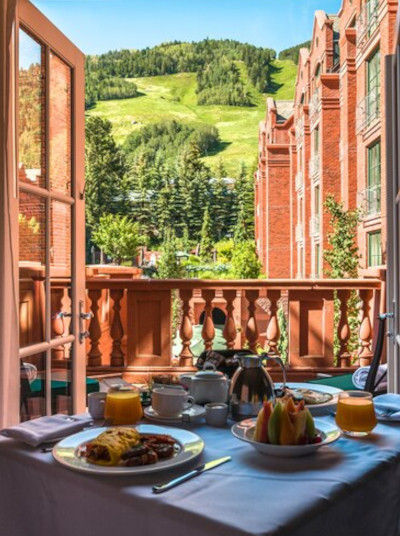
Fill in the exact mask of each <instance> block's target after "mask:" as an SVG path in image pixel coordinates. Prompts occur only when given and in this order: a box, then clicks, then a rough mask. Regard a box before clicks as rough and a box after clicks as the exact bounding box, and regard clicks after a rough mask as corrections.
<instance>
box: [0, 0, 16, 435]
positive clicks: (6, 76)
mask: <svg viewBox="0 0 400 536" xmlns="http://www.w3.org/2000/svg"><path fill="white" fill-rule="evenodd" d="M16 3H17V0H1V5H0V427H4V426H6V425H9V424H14V423H16V422H18V419H19V360H18V290H17V281H18V272H17V269H18V266H17V259H18V257H17V255H18V251H17V244H18V242H17V239H18V230H17V224H18V218H17V217H16V215H17V214H18V200H17V198H16V186H15V180H16V130H15V63H14V62H15V48H14V46H15V17H16Z"/></svg>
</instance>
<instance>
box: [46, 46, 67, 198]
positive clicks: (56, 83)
mask: <svg viewBox="0 0 400 536" xmlns="http://www.w3.org/2000/svg"><path fill="white" fill-rule="evenodd" d="M49 148H50V173H49V175H50V189H51V190H58V191H60V192H63V193H70V192H71V69H70V67H68V65H66V64H65V63H64V62H63V61H62V60H61V59H60V58H59V57H58V56H56V55H55V54H52V53H50V95H49Z"/></svg>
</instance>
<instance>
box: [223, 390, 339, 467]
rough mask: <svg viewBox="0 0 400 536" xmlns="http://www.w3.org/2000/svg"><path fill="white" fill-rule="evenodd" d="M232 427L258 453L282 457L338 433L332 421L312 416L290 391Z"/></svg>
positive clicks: (301, 451) (304, 450)
mask: <svg viewBox="0 0 400 536" xmlns="http://www.w3.org/2000/svg"><path fill="white" fill-rule="evenodd" d="M231 431H232V434H233V435H234V436H235V437H237V438H238V439H240V440H241V441H245V442H247V443H250V445H251V446H252V447H254V448H255V449H257V450H258V451H259V452H261V454H266V455H268V456H280V457H285V458H291V457H294V456H306V455H307V454H312V453H313V452H315V451H316V450H317V449H319V448H320V447H322V446H324V445H330V444H331V443H333V442H334V441H336V440H337V439H338V438H339V437H340V430H339V429H338V428H337V427H336V426H335V425H333V424H332V423H330V422H329V421H325V420H321V419H314V418H313V416H312V415H311V413H310V411H309V410H308V408H306V407H305V403H304V400H300V401H296V400H295V399H294V398H293V397H292V396H291V395H285V396H284V397H282V398H276V399H275V401H273V402H272V401H268V402H264V404H263V407H262V408H261V410H260V412H259V414H258V416H257V418H256V419H254V418H253V419H245V420H244V421H241V422H239V423H236V424H234V425H233V426H232V429H231Z"/></svg>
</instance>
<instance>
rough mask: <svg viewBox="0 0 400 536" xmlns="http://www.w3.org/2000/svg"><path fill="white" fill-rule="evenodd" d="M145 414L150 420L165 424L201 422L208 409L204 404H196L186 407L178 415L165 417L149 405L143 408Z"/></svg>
mask: <svg viewBox="0 0 400 536" xmlns="http://www.w3.org/2000/svg"><path fill="white" fill-rule="evenodd" d="M143 413H144V416H145V417H146V419H148V420H149V421H153V422H162V423H164V424H182V423H183V422H199V421H201V419H202V418H203V417H204V415H205V414H206V410H205V409H204V407H203V406H198V405H197V404H194V405H193V406H191V407H190V408H188V409H186V410H185V411H184V412H183V413H182V414H181V415H179V416H178V417H165V416H163V415H159V414H158V413H157V412H156V410H155V409H153V407H152V406H148V407H147V408H144V410H143Z"/></svg>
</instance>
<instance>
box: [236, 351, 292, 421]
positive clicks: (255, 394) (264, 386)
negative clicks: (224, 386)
mask: <svg viewBox="0 0 400 536" xmlns="http://www.w3.org/2000/svg"><path fill="white" fill-rule="evenodd" d="M264 359H265V360H267V361H274V362H276V363H278V364H279V366H280V367H281V370H282V374H283V386H282V389H284V387H285V384H286V370H285V365H284V364H283V361H282V359H281V358H280V357H278V356H270V355H268V354H263V355H260V356H258V355H241V356H239V363H240V365H239V367H238V368H237V370H236V371H235V373H234V375H233V378H232V383H231V387H230V390H229V394H230V406H231V412H232V418H233V419H235V420H238V421H239V420H242V419H247V418H249V417H256V416H257V414H258V412H259V411H260V409H261V406H262V403H263V401H264V400H271V399H274V398H275V388H274V382H273V381H272V378H271V376H270V375H269V374H268V371H267V370H266V368H265V367H264V366H263V360H264Z"/></svg>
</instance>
